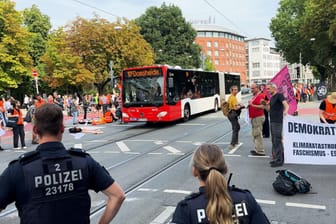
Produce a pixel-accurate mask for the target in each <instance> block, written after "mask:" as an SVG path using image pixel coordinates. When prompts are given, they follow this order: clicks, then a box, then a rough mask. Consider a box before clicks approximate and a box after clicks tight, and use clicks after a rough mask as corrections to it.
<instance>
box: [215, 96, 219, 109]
mask: <svg viewBox="0 0 336 224" xmlns="http://www.w3.org/2000/svg"><path fill="white" fill-rule="evenodd" d="M214 105H215V106H214V111H215V112H217V111H218V108H219V107H218V100H217V99H215V104H214Z"/></svg>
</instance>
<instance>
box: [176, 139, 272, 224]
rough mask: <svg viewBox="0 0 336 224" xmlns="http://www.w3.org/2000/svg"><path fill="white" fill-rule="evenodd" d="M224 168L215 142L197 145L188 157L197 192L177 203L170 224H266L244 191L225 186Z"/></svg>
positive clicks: (259, 211) (247, 193) (220, 151)
mask: <svg viewBox="0 0 336 224" xmlns="http://www.w3.org/2000/svg"><path fill="white" fill-rule="evenodd" d="M227 170H228V168H227V165H226V163H225V160H224V155H223V152H222V150H221V149H220V148H219V147H218V146H217V145H214V144H202V145H201V146H199V147H198V148H197V149H196V151H195V152H194V155H193V158H192V173H193V176H194V177H197V178H198V181H199V186H200V188H199V192H198V193H193V194H191V195H189V196H187V197H186V198H185V199H184V200H182V201H180V202H179V203H178V205H177V207H176V209H175V212H174V214H173V219H172V223H174V224H195V223H209V224H234V223H249V224H268V223H269V221H268V219H267V217H266V216H265V214H264V213H263V211H262V210H261V208H260V206H259V204H258V203H257V202H256V200H255V198H254V197H253V195H252V194H251V193H250V192H249V191H248V190H242V189H238V188H236V187H230V186H228V184H227V179H226V177H225V175H226V173H227Z"/></svg>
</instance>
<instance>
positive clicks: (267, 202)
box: [256, 199, 276, 205]
mask: <svg viewBox="0 0 336 224" xmlns="http://www.w3.org/2000/svg"><path fill="white" fill-rule="evenodd" d="M256 201H257V202H258V203H260V204H268V205H275V204H276V202H275V201H271V200H262V199H256Z"/></svg>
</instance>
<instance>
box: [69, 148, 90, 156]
mask: <svg viewBox="0 0 336 224" xmlns="http://www.w3.org/2000/svg"><path fill="white" fill-rule="evenodd" d="M68 152H69V153H70V154H71V155H74V156H80V157H86V156H87V155H89V154H88V153H86V152H85V151H84V150H83V149H80V148H73V147H71V148H70V149H68Z"/></svg>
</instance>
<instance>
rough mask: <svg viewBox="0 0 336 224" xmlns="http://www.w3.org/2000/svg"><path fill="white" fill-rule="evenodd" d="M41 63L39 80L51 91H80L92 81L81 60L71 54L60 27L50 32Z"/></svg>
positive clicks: (92, 78)
mask: <svg viewBox="0 0 336 224" xmlns="http://www.w3.org/2000/svg"><path fill="white" fill-rule="evenodd" d="M41 61H42V63H43V70H44V72H43V73H42V74H41V80H42V81H43V82H44V83H47V85H48V87H49V88H51V89H57V90H62V91H61V92H68V90H70V89H71V91H72V92H74V90H75V91H80V90H81V89H82V88H85V87H88V86H90V83H92V82H93V81H94V77H93V75H92V73H91V72H90V71H88V70H87V69H86V68H85V65H84V64H83V62H82V58H81V57H80V56H78V55H75V54H74V53H73V50H72V48H71V46H70V45H69V43H68V42H67V36H66V33H65V32H64V31H63V28H62V27H61V28H59V29H58V30H55V31H53V32H51V34H50V36H49V39H48V42H47V48H46V52H45V54H44V55H43V57H42V58H41Z"/></svg>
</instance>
